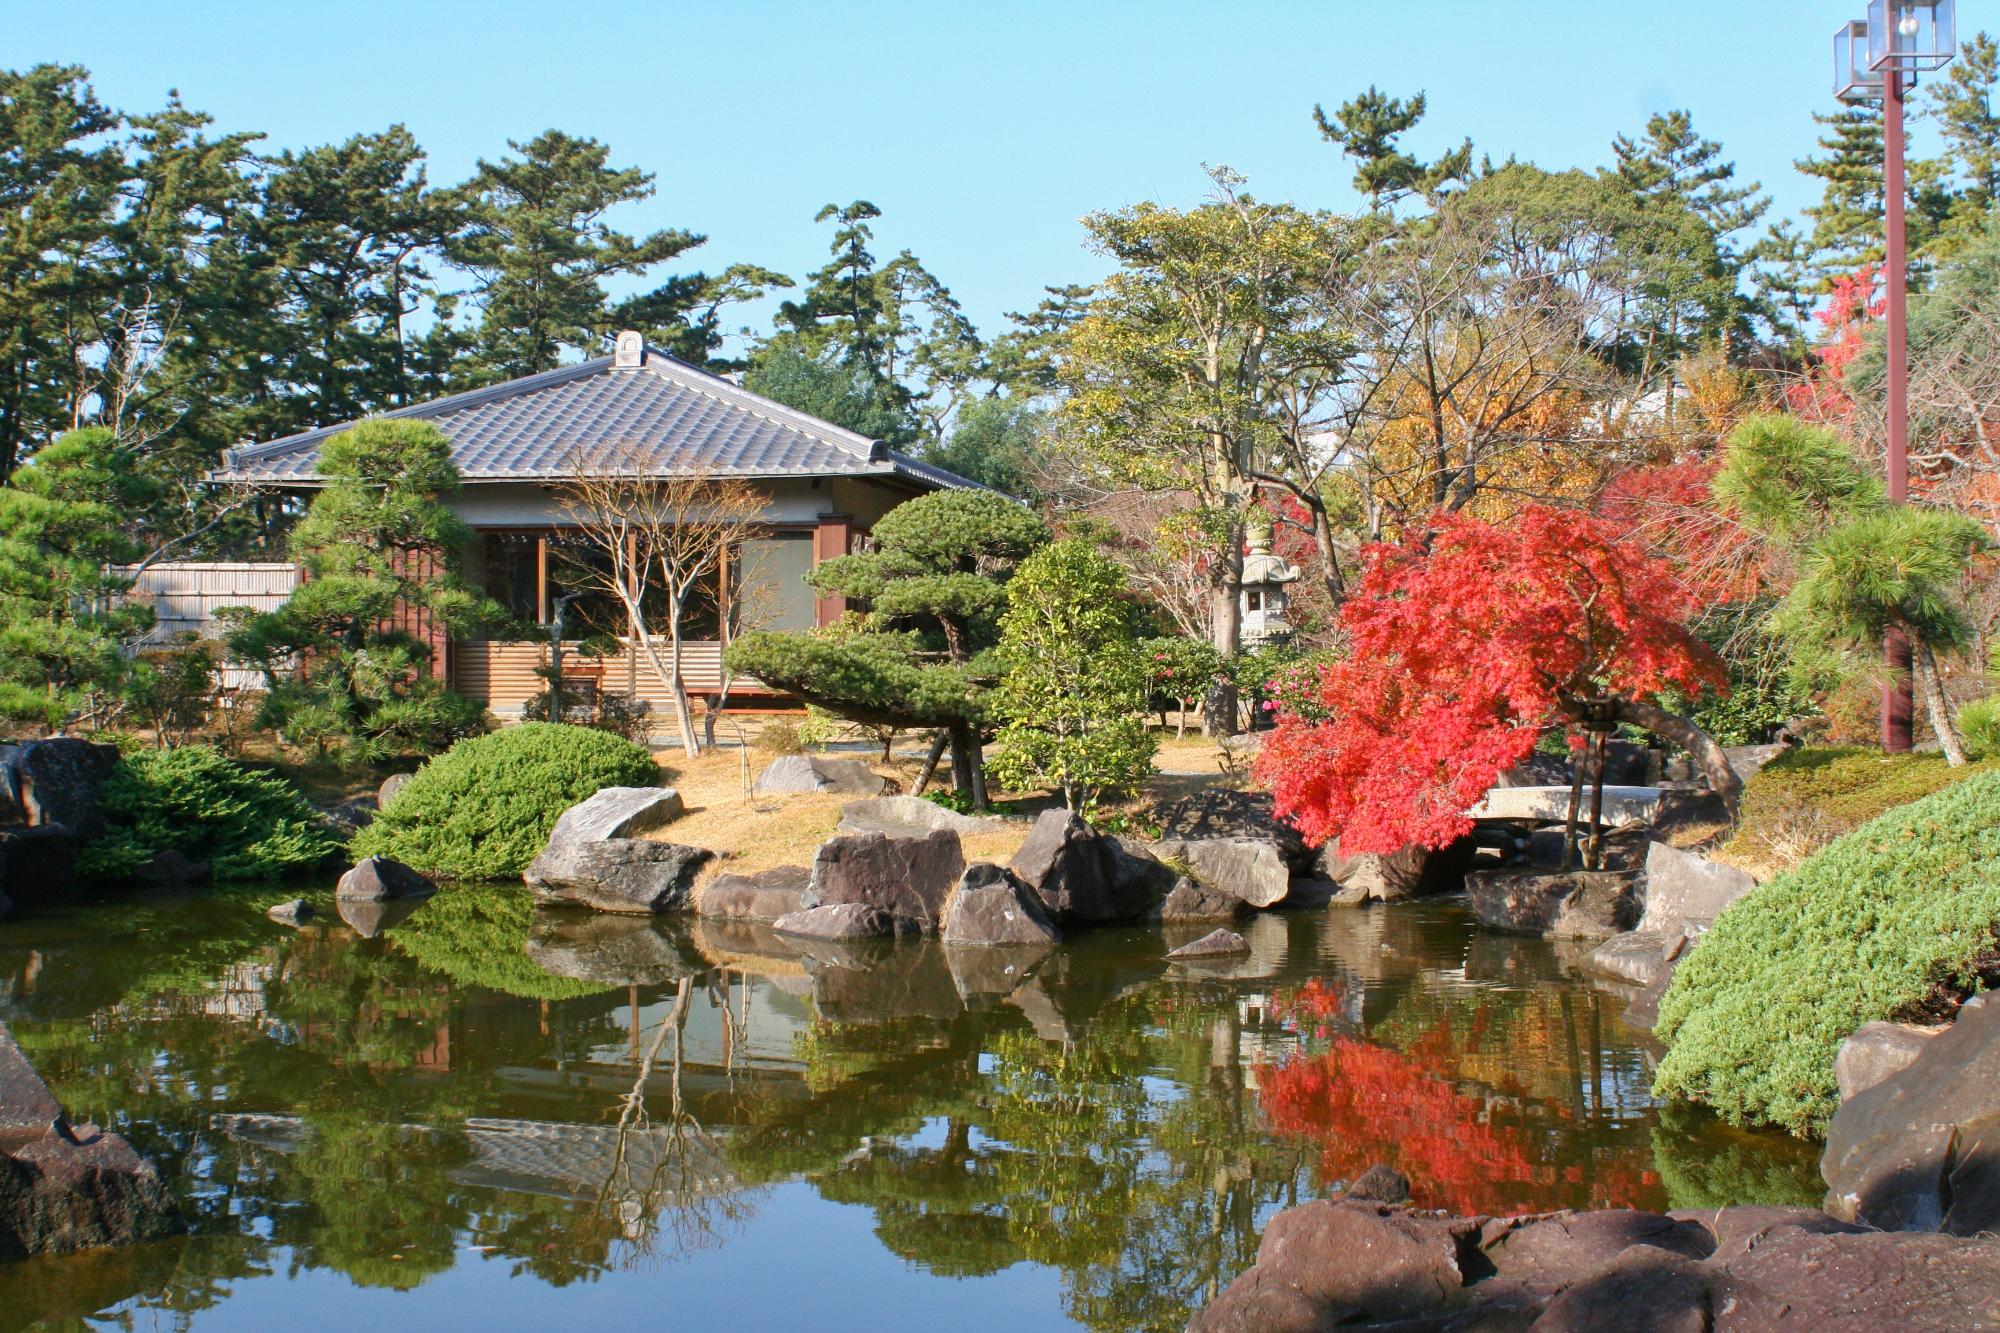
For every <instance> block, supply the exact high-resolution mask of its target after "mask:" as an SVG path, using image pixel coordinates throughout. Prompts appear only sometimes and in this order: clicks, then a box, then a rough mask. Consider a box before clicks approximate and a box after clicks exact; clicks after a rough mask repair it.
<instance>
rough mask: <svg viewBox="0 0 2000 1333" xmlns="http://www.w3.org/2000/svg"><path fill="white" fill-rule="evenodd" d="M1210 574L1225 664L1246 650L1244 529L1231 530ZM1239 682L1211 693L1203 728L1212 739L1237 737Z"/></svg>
mask: <svg viewBox="0 0 2000 1333" xmlns="http://www.w3.org/2000/svg"><path fill="white" fill-rule="evenodd" d="M1216 554H1217V559H1216V560H1215V562H1214V563H1213V564H1212V565H1210V567H1209V571H1208V607H1209V622H1210V624H1211V625H1212V626H1213V627H1214V628H1213V630H1212V632H1211V633H1212V639H1211V641H1212V642H1213V644H1214V646H1215V651H1216V652H1218V653H1220V654H1221V655H1222V657H1223V660H1224V661H1225V662H1227V661H1229V660H1230V659H1232V658H1234V657H1235V656H1236V655H1237V653H1238V652H1240V651H1241V650H1242V647H1243V530H1242V525H1241V524H1238V525H1236V526H1234V527H1232V528H1231V529H1230V531H1229V546H1228V548H1227V549H1226V550H1224V551H1219V552H1217V553H1216ZM1236 713H1237V703H1236V682H1235V681H1233V680H1218V681H1217V682H1216V683H1215V685H1214V687H1213V688H1211V689H1210V690H1209V692H1208V706H1207V708H1206V709H1205V710H1204V716H1203V718H1202V729H1203V730H1204V731H1205V732H1206V733H1207V734H1208V735H1210V736H1234V735H1235V734H1236V731H1237V725H1238V723H1237V718H1236Z"/></svg>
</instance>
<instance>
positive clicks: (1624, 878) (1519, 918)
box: [1465, 870, 1639, 940]
mask: <svg viewBox="0 0 2000 1333" xmlns="http://www.w3.org/2000/svg"><path fill="white" fill-rule="evenodd" d="M1636 878H1637V877H1636V876H1635V875H1633V874H1632V873H1630V872H1628V871H1621V870H1573V871H1554V870H1482V871H1477V872H1475V873H1473V874H1470V875H1467V876H1466V877H1465V888H1466V892H1467V893H1468V894H1469V895H1471V898H1472V910H1473V912H1474V914H1475V915H1477V916H1478V918H1479V920H1480V923H1481V924H1482V925H1486V926H1490V927H1492V928H1493V929H1495V930H1506V931H1513V932H1515V933H1517V934H1523V935H1540V936H1544V937H1546V938H1549V939H1596V940H1604V939H1609V938H1611V937H1612V936H1613V935H1617V934H1620V933H1621V932H1624V931H1628V930H1630V929H1632V927H1633V926H1634V925H1635V924H1636V923H1637V922H1638V919H1639V892H1638V885H1637V883H1636Z"/></svg>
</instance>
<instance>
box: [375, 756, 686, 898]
mask: <svg viewBox="0 0 2000 1333" xmlns="http://www.w3.org/2000/svg"><path fill="white" fill-rule="evenodd" d="M659 780H660V770H659V767H658V765H656V764H654V762H653V757H652V756H651V755H650V754H648V753H647V752H646V751H645V750H644V749H643V748H642V747H640V746H637V745H634V744H633V743H632V742H631V741H628V740H623V739H621V738H619V737H617V736H613V735H611V734H610V733H609V732H604V731H597V730H594V729H592V728H590V727H573V726H568V725H565V724H562V723H557V722H523V723H521V724H520V725H519V726H515V727H509V728H507V729H506V730H504V731H496V732H494V733H493V734H492V735H490V736H476V737H474V738H472V739H470V740H463V741H460V742H459V743H458V744H456V745H454V746H452V747H451V748H450V749H449V750H446V751H445V752H444V753H443V754H441V755H439V756H438V757H437V758H435V759H433V760H431V761H430V762H429V763H427V764H425V765H424V766H423V767H422V768H420V769H418V770H417V771H416V773H415V774H413V775H412V776H411V778H410V780H409V782H408V783H406V784H405V785H404V786H403V788H402V790H401V791H399V792H397V793H396V796H395V799H394V800H392V801H390V802H389V804H388V805H387V806H386V807H385V808H384V809H383V810H382V812H381V814H379V815H378V816H377V817H376V819H375V822H374V823H372V824H370V825H369V826H368V827H367V828H365V829H363V830H362V831H361V833H360V835H359V836H357V837H356V838H355V840H354V844H353V848H354V853H355V855H357V856H370V855H377V856H389V857H394V858H395V859H396V860H398V861H401V862H403V863H404V864H406V865H410V866H414V867H415V868H417V869H418V870H422V871H426V872H428V873H430V874H434V875H442V876H444V877H446V878H448V879H512V878H514V877H515V876H518V875H519V874H520V873H521V872H522V871H523V870H526V869H527V868H528V862H530V861H532V860H534V859H535V855H536V853H538V852H540V851H541V850H542V846H543V844H545V843H546V842H548V840H549V830H551V829H553V828H554V827H555V823H556V820H557V819H559V818H560V817H561V816H562V812H563V811H565V810H567V809H569V808H570V807H571V806H573V805H575V804H577V802H579V801H582V800H584V799H586V798H588V797H590V796H591V795H593V794H595V793H596V792H597V791H598V790H600V789H601V788H604V787H650V786H652V785H654V784H655V783H657V782H658V781H659Z"/></svg>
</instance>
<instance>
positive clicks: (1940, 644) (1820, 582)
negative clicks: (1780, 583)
mask: <svg viewBox="0 0 2000 1333" xmlns="http://www.w3.org/2000/svg"><path fill="white" fill-rule="evenodd" d="M1992 546H1993V540H1992V538H1991V537H1989V536H1988V535H1987V533H1986V529H1985V528H1984V527H1983V526H1981V525H1980V524H1979V523H1978V522H1977V521H1976V520H1974V519H1970V518H1967V517H1965V516H1964V515H1963V514H1953V513H1947V512H1945V511H1942V510H1936V509H1921V508H1917V507H1915V506H1910V505H1898V506H1896V507H1895V508H1893V509H1885V510H1882V511H1881V512H1879V513H1875V514H1871V515H1869V516H1868V517H1866V518H1859V519H1855V520H1854V521H1853V522H1850V523H1843V524H1841V525H1840V526H1839V527H1837V528H1834V529H1832V530H1830V531H1828V532H1827V533H1825V534H1824V535H1822V536H1821V537H1820V539H1819V540H1818V541H1816V542H1814V543H1813V544H1812V546H1811V547H1809V548H1808V549H1807V551H1806V553H1805V555H1804V557H1803V559H1802V561H1801V564H1800V569H1799V576H1798V581H1797V582H1796V583H1795V584H1793V585H1792V591H1791V595H1790V596H1789V597H1787V598H1786V599H1785V603H1784V605H1783V606H1782V607H1781V608H1780V609H1779V612H1778V623H1779V625H1780V627H1781V628H1782V629H1783V631H1784V632H1785V634H1786V636H1787V637H1788V638H1790V639H1792V640H1794V641H1796V642H1803V643H1806V644H1817V643H1831V644H1833V645H1834V646H1836V647H1838V648H1842V649H1845V650H1847V651H1850V652H1872V651H1873V650H1874V649H1876V648H1877V647H1879V646H1880V645H1881V643H1882V641H1883V639H1884V637H1885V636H1887V635H1888V633H1889V632H1890V631H1891V630H1900V631H1902V632H1903V634H1904V635H1905V636H1907V637H1908V639H1909V641H1910V665H1911V668H1912V674H1913V675H1914V676H1915V677H1916V685H1917V690H1918V692H1919V693H1920V694H1922V695H1923V699H1924V707H1925V709H1926V711H1928V712H1929V713H1930V719H1931V730H1933V731H1934V732H1936V733H1937V738H1938V745H1939V746H1940V748H1942V749H1943V750H1944V755H1945V759H1946V761H1947V762H1948V763H1950V764H1951V765H1953V766H1954V767H1956V766H1957V765H1959V764H1963V763H1964V762H1965V747H1964V745H1963V744H1962V743H1961V742H1960V740H1959V734H1958V725H1957V721H1956V719H1955V718H1954V717H1953V716H1952V709H1951V702H1950V700H1949V699H1947V698H1946V696H1945V692H1944V681H1943V678H1942V676H1941V675H1940V673H1939V671H1938V661H1937V655H1938V653H1939V652H1941V651H1944V652H1949V651H1952V650H1954V649H1960V648H1964V647H1965V646H1966V645H1967V644H1968V643H1970V642H1971V641H1972V625H1971V623H1970V622H1969V621H1968V620H1967V618H1966V615H1965V611H1964V609H1963V607H1961V606H1960V604H1959V601H1958V596H1957V587H1958V585H1959V583H1960V581H1961V580H1963V578H1964V577H1965V572H1966V568H1967V566H1968V565H1969V564H1970V563H1971V560H1972V558H1973V556H1975V555H1977V554H1979V553H1981V552H1983V551H1987V550H1990V549H1991V548H1992Z"/></svg>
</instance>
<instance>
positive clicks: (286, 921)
mask: <svg viewBox="0 0 2000 1333" xmlns="http://www.w3.org/2000/svg"><path fill="white" fill-rule="evenodd" d="M264 915H265V916H268V917H270V918H271V919H272V920H273V921H275V922H277V923H278V924H279V925H281V926H302V925H304V924H305V923H306V922H308V921H310V920H312V919H313V917H314V916H316V915H317V913H315V912H314V911H313V906H312V904H311V903H309V902H307V901H306V900H305V899H303V898H294V899H292V900H291V901H290V902H288V903H279V904H278V905H277V906H275V907H269V908H266V909H265V911H264Z"/></svg>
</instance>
